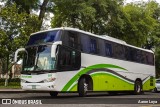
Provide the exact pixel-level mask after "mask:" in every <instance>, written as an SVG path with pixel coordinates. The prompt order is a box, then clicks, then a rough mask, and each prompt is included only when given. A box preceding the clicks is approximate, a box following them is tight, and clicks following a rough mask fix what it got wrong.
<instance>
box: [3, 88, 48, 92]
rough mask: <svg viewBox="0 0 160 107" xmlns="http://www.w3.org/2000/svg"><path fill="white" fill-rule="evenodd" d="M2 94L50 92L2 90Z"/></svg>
mask: <svg viewBox="0 0 160 107" xmlns="http://www.w3.org/2000/svg"><path fill="white" fill-rule="evenodd" d="M0 93H49V91H37V90H35V91H34V90H31V91H26V90H22V89H0Z"/></svg>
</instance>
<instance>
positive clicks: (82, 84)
mask: <svg viewBox="0 0 160 107" xmlns="http://www.w3.org/2000/svg"><path fill="white" fill-rule="evenodd" d="M87 91H88V82H87V80H86V79H85V78H84V77H83V78H81V79H80V80H79V84H78V93H79V96H80V97H85V96H86V95H87Z"/></svg>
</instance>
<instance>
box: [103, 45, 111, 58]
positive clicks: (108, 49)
mask: <svg viewBox="0 0 160 107" xmlns="http://www.w3.org/2000/svg"><path fill="white" fill-rule="evenodd" d="M105 53H106V56H109V57H112V46H111V44H109V43H106V44H105Z"/></svg>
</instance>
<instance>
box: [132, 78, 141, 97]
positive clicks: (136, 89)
mask: <svg viewBox="0 0 160 107" xmlns="http://www.w3.org/2000/svg"><path fill="white" fill-rule="evenodd" d="M134 94H135V95H140V94H142V82H141V81H139V80H136V81H135V84H134Z"/></svg>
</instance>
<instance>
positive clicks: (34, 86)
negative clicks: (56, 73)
mask: <svg viewBox="0 0 160 107" xmlns="http://www.w3.org/2000/svg"><path fill="white" fill-rule="evenodd" d="M21 88H22V89H23V90H39V91H56V90H55V85H54V83H53V82H48V83H21Z"/></svg>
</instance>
